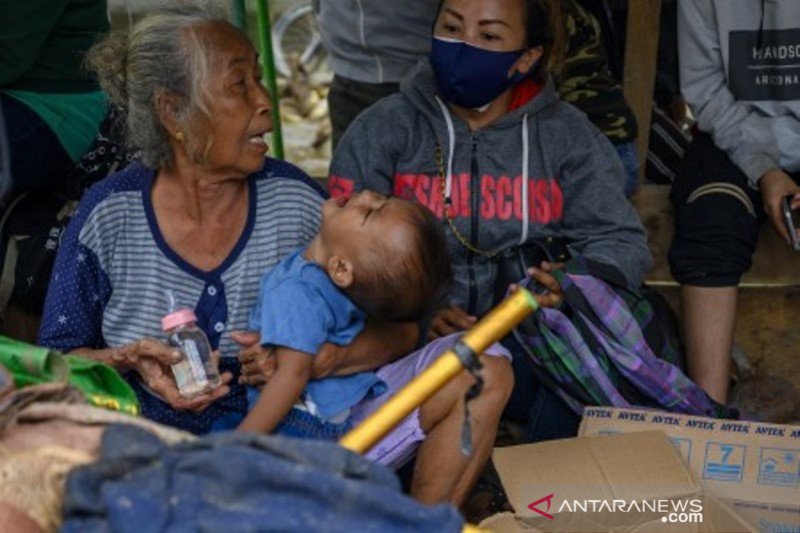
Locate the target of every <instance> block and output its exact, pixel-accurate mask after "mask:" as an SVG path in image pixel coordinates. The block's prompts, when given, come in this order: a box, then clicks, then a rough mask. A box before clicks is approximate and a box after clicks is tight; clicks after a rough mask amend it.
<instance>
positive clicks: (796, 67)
mask: <svg viewBox="0 0 800 533" xmlns="http://www.w3.org/2000/svg"><path fill="white" fill-rule="evenodd" d="M678 43H679V53H680V67H681V91H682V92H683V95H684V96H685V97H686V101H687V102H688V103H689V105H690V106H691V107H692V111H693V112H694V114H695V117H696V118H697V125H698V127H699V128H700V129H701V130H702V131H705V132H707V133H709V134H710V135H711V137H712V138H713V139H714V143H715V144H716V145H717V147H719V148H720V149H721V150H724V151H725V152H727V154H728V156H729V157H730V158H731V161H733V162H734V163H735V164H736V166H738V167H739V168H740V169H741V170H742V172H744V173H745V174H746V175H747V177H748V179H749V180H750V183H751V185H752V186H754V187H755V186H756V184H757V183H758V180H759V178H761V176H762V175H764V173H765V172H766V171H768V170H771V169H775V168H782V169H784V170H786V171H789V172H797V171H800V149H799V147H800V1H798V0H761V1H757V0H681V1H680V2H678ZM759 45H760V46H759Z"/></svg>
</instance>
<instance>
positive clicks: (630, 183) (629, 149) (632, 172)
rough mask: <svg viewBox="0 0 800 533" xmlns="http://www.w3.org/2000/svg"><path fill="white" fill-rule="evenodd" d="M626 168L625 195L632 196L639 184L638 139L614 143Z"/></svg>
mask: <svg viewBox="0 0 800 533" xmlns="http://www.w3.org/2000/svg"><path fill="white" fill-rule="evenodd" d="M614 148H616V149H617V154H618V155H619V158H620V160H622V166H623V167H624V168H625V196H627V197H628V198H630V197H631V196H633V193H635V192H636V187H637V186H638V185H639V156H638V155H637V154H636V141H630V142H626V143H624V144H617V145H614Z"/></svg>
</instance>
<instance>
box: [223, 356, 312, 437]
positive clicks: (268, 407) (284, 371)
mask: <svg viewBox="0 0 800 533" xmlns="http://www.w3.org/2000/svg"><path fill="white" fill-rule="evenodd" d="M275 358H276V361H277V364H278V368H277V370H276V371H275V375H273V376H272V378H271V379H270V380H269V382H268V383H267V384H266V385H264V388H263V389H262V390H261V395H260V396H259V397H258V402H256V404H255V406H253V408H252V409H251V410H250V412H249V413H247V416H246V417H245V419H244V420H243V421H242V423H241V424H240V425H239V428H238V431H252V432H258V433H271V432H272V431H274V430H275V428H276V427H278V424H280V422H281V420H283V419H284V417H286V415H287V414H289V411H290V410H291V409H292V406H293V405H294V404H295V403H297V400H298V399H299V398H300V394H301V393H302V392H303V389H304V388H305V387H306V384H307V383H308V380H309V379H310V377H311V363H312V361H313V356H312V355H309V354H307V353H304V352H298V351H296V350H290V349H289V348H283V347H280V346H278V347H276V348H275Z"/></svg>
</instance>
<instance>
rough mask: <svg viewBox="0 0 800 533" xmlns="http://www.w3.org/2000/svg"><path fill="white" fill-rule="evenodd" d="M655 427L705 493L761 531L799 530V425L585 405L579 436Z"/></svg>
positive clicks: (782, 532)
mask: <svg viewBox="0 0 800 533" xmlns="http://www.w3.org/2000/svg"><path fill="white" fill-rule="evenodd" d="M654 429H658V430H661V431H663V432H664V433H666V434H667V436H668V437H669V438H670V440H671V441H672V443H673V444H674V446H675V448H676V449H677V450H678V451H679V453H680V455H681V458H682V459H683V462H684V463H685V464H686V465H688V467H689V471H690V472H691V473H692V474H693V475H694V478H695V479H697V480H698V482H699V483H700V485H701V486H702V487H703V489H704V490H705V492H706V493H708V494H711V495H713V496H715V497H718V498H720V499H722V500H723V501H726V502H727V503H728V504H729V505H730V506H731V507H732V508H733V509H734V510H736V511H737V512H738V513H739V514H740V515H741V516H743V517H744V518H745V519H746V520H748V521H749V522H750V523H752V524H753V525H754V526H755V527H756V528H757V529H758V530H759V531H761V532H762V533H777V532H781V533H787V532H800V426H780V425H777V424H762V423H759V422H740V421H731V420H715V419H712V418H704V417H699V416H687V415H676V414H672V413H663V412H659V411H648V410H641V409H613V408H602V407H590V408H587V409H586V410H585V411H584V414H583V421H582V422H581V427H580V430H579V432H578V434H579V435H580V436H590V435H613V434H620V433H630V432H634V431H643V430H654Z"/></svg>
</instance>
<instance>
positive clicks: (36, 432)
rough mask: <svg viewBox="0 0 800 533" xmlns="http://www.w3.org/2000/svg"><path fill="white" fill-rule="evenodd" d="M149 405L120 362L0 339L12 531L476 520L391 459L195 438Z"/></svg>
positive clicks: (355, 526) (0, 454) (7, 518)
mask: <svg viewBox="0 0 800 533" xmlns="http://www.w3.org/2000/svg"><path fill="white" fill-rule="evenodd" d="M112 408H113V409H116V410H111V409H112ZM137 412H138V404H137V403H136V396H135V395H134V394H133V392H132V391H131V390H130V387H129V386H128V385H127V383H126V382H125V380H124V379H123V378H122V377H121V376H120V375H119V374H117V373H116V371H114V369H112V368H110V367H108V366H105V365H101V364H99V363H96V362H93V361H88V360H82V359H80V358H73V357H70V356H66V357H65V356H63V355H61V354H59V353H57V352H52V351H49V350H47V349H44V348H38V347H35V346H30V345H26V344H22V343H18V342H15V341H11V340H10V339H5V338H3V337H0V524H3V531H4V533H8V532H10V533H34V532H35V533H40V532H50V531H56V530H58V529H59V528H60V530H61V531H65V532H73V531H74V532H81V533H84V532H92V531H98V532H100V531H103V532H106V531H115V532H116V531H119V532H127V531H130V532H136V533H141V532H149V531H153V532H155V531H187V532H189V531H266V530H280V531H352V530H358V531H376V532H377V531H380V532H383V531H429V530H430V531H433V530H435V531H453V532H455V531H460V530H461V528H462V526H463V518H462V517H461V515H460V514H459V513H458V511H457V510H456V509H455V508H454V507H452V506H449V505H438V506H424V505H421V504H419V503H418V502H416V501H414V500H412V499H411V498H409V497H408V496H405V495H404V494H402V492H401V487H400V483H399V481H398V479H397V478H396V477H395V475H394V473H393V472H392V471H391V470H389V469H386V468H385V467H382V466H380V465H377V464H374V463H372V462H370V461H368V460H366V459H364V458H363V457H361V456H360V455H357V454H354V453H352V452H350V451H348V450H345V449H343V448H340V447H339V446H337V445H336V444H335V443H331V442H323V441H308V440H298V439H292V438H288V437H280V436H268V435H248V434H239V433H217V434H214V435H210V436H207V437H203V438H196V437H194V436H193V435H191V434H189V433H185V432H182V431H177V430H174V429H172V428H168V427H165V426H161V425H159V424H155V423H153V422H149V421H147V420H144V419H142V418H139V417H137V416H134V414H135V413H137Z"/></svg>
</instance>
